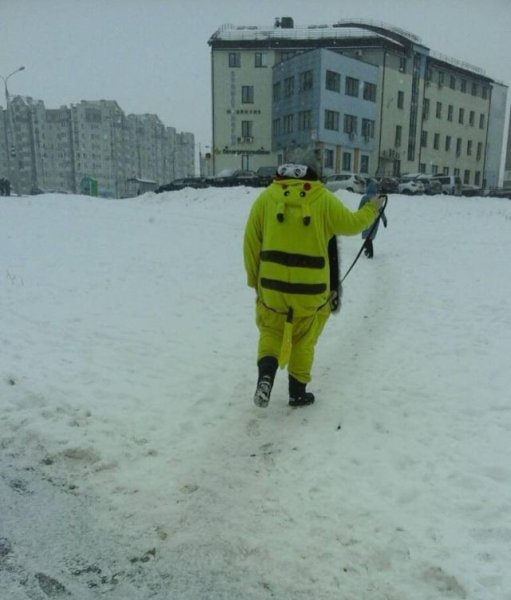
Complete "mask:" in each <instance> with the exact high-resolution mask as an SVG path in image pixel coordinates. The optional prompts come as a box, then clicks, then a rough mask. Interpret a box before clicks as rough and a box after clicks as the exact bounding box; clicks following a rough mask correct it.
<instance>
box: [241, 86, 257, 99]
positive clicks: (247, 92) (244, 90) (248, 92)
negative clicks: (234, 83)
mask: <svg viewBox="0 0 511 600" xmlns="http://www.w3.org/2000/svg"><path fill="white" fill-rule="evenodd" d="M241 102H242V104H254V86H253V85H242V86H241Z"/></svg>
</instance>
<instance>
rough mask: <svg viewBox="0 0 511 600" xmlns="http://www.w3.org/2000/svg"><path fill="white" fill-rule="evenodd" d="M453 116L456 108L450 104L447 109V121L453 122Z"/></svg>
mask: <svg viewBox="0 0 511 600" xmlns="http://www.w3.org/2000/svg"><path fill="white" fill-rule="evenodd" d="M453 115H454V106H453V105H452V104H449V106H448V107H447V120H448V121H452V119H453Z"/></svg>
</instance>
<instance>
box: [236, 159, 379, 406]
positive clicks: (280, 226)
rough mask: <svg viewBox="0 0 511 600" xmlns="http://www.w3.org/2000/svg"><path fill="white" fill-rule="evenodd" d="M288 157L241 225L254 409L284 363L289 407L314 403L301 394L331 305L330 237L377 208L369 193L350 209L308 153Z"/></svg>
mask: <svg viewBox="0 0 511 600" xmlns="http://www.w3.org/2000/svg"><path fill="white" fill-rule="evenodd" d="M292 160H293V162H292V163H288V164H284V165H281V166H280V167H278V169H277V176H276V178H275V180H274V181H273V183H271V184H270V185H269V186H268V187H267V188H266V189H265V190H264V191H263V192H262V193H261V194H260V195H259V197H258V198H257V199H256V200H255V202H254V204H253V206H252V209H251V211H250V215H249V217H248V220H247V224H246V228H245V236H244V246H243V253H244V262H245V269H246V272H247V283H248V285H249V287H252V288H254V289H255V291H256V323H257V326H258V328H259V343H258V349H257V366H258V379H257V387H256V391H255V394H254V404H256V406H260V407H266V406H267V405H268V402H269V400H270V394H271V390H272V387H273V382H274V379H275V375H276V372H277V368H278V367H279V366H280V367H281V368H284V367H285V366H286V365H287V370H288V376H289V405H290V406H305V405H308V404H312V403H313V402H314V394H312V393H310V392H307V391H306V386H307V384H308V383H309V381H310V380H311V369H312V364H313V360H314V348H315V346H316V342H317V340H318V338H319V336H320V335H321V332H322V331H323V327H324V326H325V323H326V321H327V320H328V317H329V316H330V313H331V311H332V308H335V306H333V307H332V306H331V303H332V297H331V288H330V286H331V282H330V267H329V254H328V246H329V244H330V245H332V244H333V243H334V242H333V241H332V238H333V236H335V235H336V234H342V235H356V234H357V233H360V232H361V231H362V230H363V229H364V228H366V227H368V226H369V225H371V224H372V223H373V222H374V220H375V218H376V217H377V215H378V213H379V210H380V208H381V206H382V203H383V199H381V198H380V197H379V196H376V195H375V196H374V197H373V198H372V199H371V201H370V202H367V203H365V206H364V207H363V208H361V209H360V210H358V211H356V212H352V211H350V210H349V209H348V208H346V207H345V206H344V205H343V204H342V202H341V201H340V200H339V198H337V196H335V195H334V194H332V193H331V192H329V191H328V190H327V189H326V188H325V187H324V185H323V184H322V183H321V181H320V180H319V172H320V163H319V161H318V159H317V158H316V155H315V154H314V152H313V151H309V152H305V151H303V150H302V151H301V155H300V152H297V151H295V153H294V156H293V157H292ZM334 240H335V238H334ZM335 249H337V248H335Z"/></svg>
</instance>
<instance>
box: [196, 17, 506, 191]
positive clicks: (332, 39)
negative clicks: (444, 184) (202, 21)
mask: <svg viewBox="0 0 511 600" xmlns="http://www.w3.org/2000/svg"><path fill="white" fill-rule="evenodd" d="M208 43H209V45H210V47H211V69H212V115H213V122H212V125H213V140H212V142H213V143H212V158H213V169H214V172H215V173H218V172H219V171H221V170H223V169H227V168H250V169H257V167H259V166H267V165H277V164H278V163H279V162H282V161H283V160H285V159H286V154H287V153H288V152H289V151H291V150H292V149H293V148H294V147H296V146H302V147H303V146H307V147H312V148H314V149H316V150H317V151H319V153H320V154H321V156H322V164H323V171H324V174H328V173H333V172H343V171H354V172H357V173H366V174H367V175H371V176H372V175H400V174H403V173H412V172H423V173H429V174H435V173H444V174H451V175H459V176H460V177H461V178H462V181H463V182H464V183H467V184H474V185H481V186H483V185H484V186H487V187H493V186H496V185H497V183H498V179H499V176H500V156H501V154H502V144H503V129H504V120H505V114H504V111H505V108H504V107H505V104H506V99H507V86H505V85H503V84H500V83H498V82H496V81H494V80H493V79H491V78H489V77H487V76H486V75H485V73H484V72H483V71H482V69H480V68H478V67H475V66H472V65H468V64H466V63H464V62H461V61H459V60H455V59H452V58H448V57H445V56H442V55H440V54H438V53H435V52H433V51H432V50H430V49H429V48H427V47H426V46H424V45H423V44H422V42H421V40H420V39H419V38H418V37H417V36H415V35H413V34H411V33H408V32H405V31H402V30H400V29H397V28H394V27H389V26H387V25H383V24H380V23H374V22H368V21H353V20H351V21H341V22H338V23H335V24H333V25H328V26H327V25H309V26H307V27H298V28H295V27H294V22H293V19H291V18H290V17H283V18H282V19H279V20H277V21H276V23H275V25H274V26H273V27H254V26H249V27H233V26H224V27H221V28H220V29H218V30H217V31H216V32H215V33H214V34H213V36H212V37H211V38H210V40H209V42H208Z"/></svg>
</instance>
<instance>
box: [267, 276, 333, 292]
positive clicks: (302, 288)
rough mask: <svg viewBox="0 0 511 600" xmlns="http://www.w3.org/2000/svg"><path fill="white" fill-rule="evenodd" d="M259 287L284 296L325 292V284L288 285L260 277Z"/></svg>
mask: <svg viewBox="0 0 511 600" xmlns="http://www.w3.org/2000/svg"><path fill="white" fill-rule="evenodd" d="M261 287H263V288H266V289H267V290H274V291H276V292H283V293H284V294H307V295H315V294H322V293H323V292H325V291H326V284H325V283H289V282H287V281H279V280H278V279H266V278H265V277H261Z"/></svg>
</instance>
